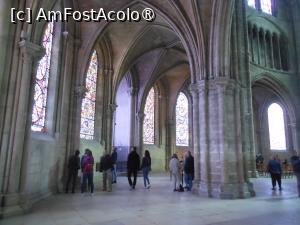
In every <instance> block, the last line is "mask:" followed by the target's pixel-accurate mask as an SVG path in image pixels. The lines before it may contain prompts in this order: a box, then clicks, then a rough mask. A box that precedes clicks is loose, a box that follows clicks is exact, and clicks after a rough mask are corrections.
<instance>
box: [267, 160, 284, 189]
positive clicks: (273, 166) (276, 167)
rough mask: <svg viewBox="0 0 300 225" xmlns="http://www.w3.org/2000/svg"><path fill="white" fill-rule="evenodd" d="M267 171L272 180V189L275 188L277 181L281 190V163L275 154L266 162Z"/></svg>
mask: <svg viewBox="0 0 300 225" xmlns="http://www.w3.org/2000/svg"><path fill="white" fill-rule="evenodd" d="M267 168H268V172H269V173H270V174H271V180H272V190H275V188H276V182H277V183H278V186H279V190H280V191H281V190H282V188H281V172H282V170H281V165H280V162H279V161H278V160H277V157H276V156H275V157H274V158H273V159H271V160H270V161H269V163H268V167H267Z"/></svg>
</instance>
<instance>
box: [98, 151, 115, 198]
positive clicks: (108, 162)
mask: <svg viewBox="0 0 300 225" xmlns="http://www.w3.org/2000/svg"><path fill="white" fill-rule="evenodd" d="M112 168H113V162H112V157H111V156H110V154H104V155H103V156H102V157H101V159H100V171H101V172H103V191H108V192H111V190H112V186H111V183H112V182H111V170H112Z"/></svg>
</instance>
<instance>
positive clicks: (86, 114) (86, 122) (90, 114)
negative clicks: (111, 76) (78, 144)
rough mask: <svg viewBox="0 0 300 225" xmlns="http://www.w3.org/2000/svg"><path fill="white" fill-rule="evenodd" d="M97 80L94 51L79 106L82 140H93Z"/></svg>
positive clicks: (96, 59)
mask: <svg viewBox="0 0 300 225" xmlns="http://www.w3.org/2000/svg"><path fill="white" fill-rule="evenodd" d="M97 78H98V57H97V53H96V51H94V52H93V54H92V56H91V59H90V64H89V68H88V71H87V75H86V80H85V87H86V90H87V92H86V94H85V97H84V99H82V105H81V122H80V138H83V139H94V128H95V109H96V93H97Z"/></svg>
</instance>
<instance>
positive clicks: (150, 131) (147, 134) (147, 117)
mask: <svg viewBox="0 0 300 225" xmlns="http://www.w3.org/2000/svg"><path fill="white" fill-rule="evenodd" d="M154 137H155V91H154V88H153V87H152V88H151V89H150V91H149V93H148V95H147V98H146V103H145V107H144V125H143V142H144V144H154V141H155V140H154V139H155V138H154Z"/></svg>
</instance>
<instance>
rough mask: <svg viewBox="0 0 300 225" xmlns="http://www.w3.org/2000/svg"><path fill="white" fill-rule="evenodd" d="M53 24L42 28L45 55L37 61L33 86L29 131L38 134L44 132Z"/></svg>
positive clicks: (50, 23)
mask: <svg viewBox="0 0 300 225" xmlns="http://www.w3.org/2000/svg"><path fill="white" fill-rule="evenodd" d="M53 29H54V23H53V22H49V23H48V24H46V27H45V28H44V33H43V37H42V46H43V47H44V48H45V55H44V57H43V58H42V59H41V60H40V61H39V64H38V68H37V72H36V76H35V84H34V97H33V109H32V122H31V130H32V131H38V132H45V131H46V127H45V126H46V116H47V115H46V109H47V98H48V84H49V75H50V64H51V54H52V47H53Z"/></svg>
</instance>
